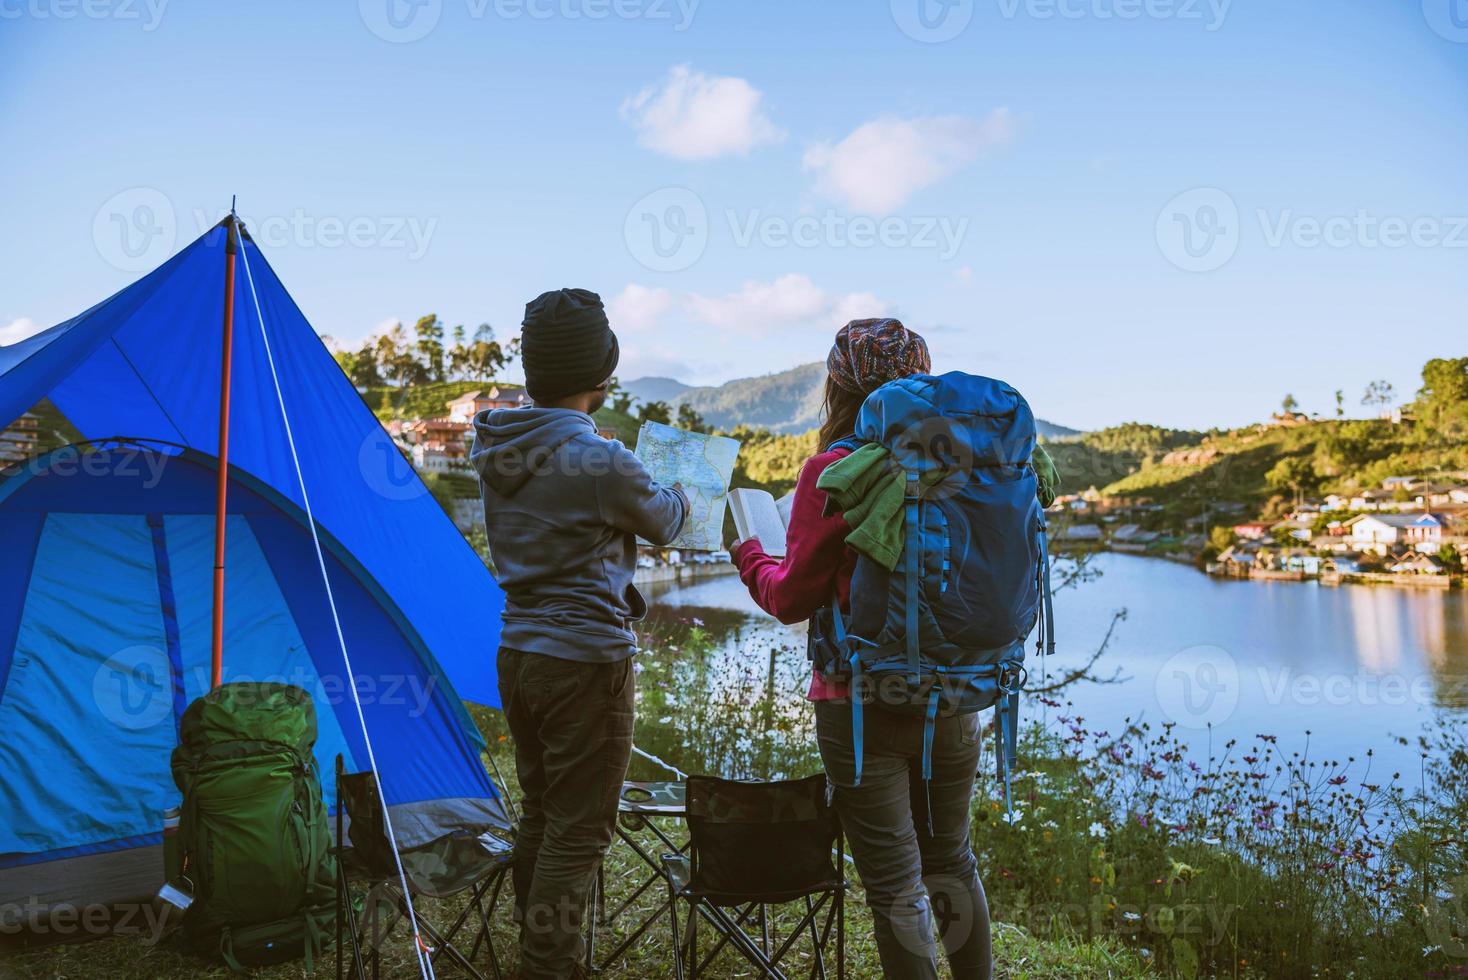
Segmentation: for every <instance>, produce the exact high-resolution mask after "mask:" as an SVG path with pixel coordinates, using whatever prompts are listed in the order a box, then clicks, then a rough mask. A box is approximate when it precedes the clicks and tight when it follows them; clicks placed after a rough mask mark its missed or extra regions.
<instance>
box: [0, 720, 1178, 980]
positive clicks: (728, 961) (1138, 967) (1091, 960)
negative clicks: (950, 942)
mask: <svg viewBox="0 0 1468 980" xmlns="http://www.w3.org/2000/svg"><path fill="white" fill-rule="evenodd" d="M470 710H471V713H472V714H473V715H474V717H475V720H476V722H477V723H478V725H479V727H480V729H481V730H482V731H484V732H485V733H486V734H487V735H488V737H489V740H490V744H491V745H492V746H494V747H495V749H496V755H497V756H498V757H499V761H500V763H501V765H500V771H501V774H502V775H503V776H504V777H505V779H506V781H507V782H509V783H510V784H511V785H510V787H509V791H510V792H511V793H514V792H515V789H514V786H513V781H514V769H513V766H511V765H510V764H509V759H508V755H509V752H508V751H507V750H506V749H505V748H504V744H503V743H502V741H501V739H500V733H501V732H502V730H503V727H504V726H503V721H502V719H501V717H500V716H499V713H498V712H494V711H489V710H487V709H485V708H482V707H479V706H476V705H471V706H470ZM670 829H672V828H670ZM634 833H638V834H639V837H641V838H645V841H646V842H645V845H644V849H648V850H649V852H650V853H656V851H655V850H652V849H653V848H656V847H658V846H660V845H658V844H657V842H656V841H655V839H654V838H652V837H651V836H650V835H648V834H647V833H646V832H645V831H642V832H638V831H634ZM649 873H650V872H649V869H648V868H647V866H646V865H645V864H643V863H642V861H641V859H640V858H638V857H637V855H636V854H634V853H633V852H632V850H631V849H630V848H629V847H627V846H626V845H624V844H622V843H620V842H618V843H616V844H614V845H613V847H612V849H611V851H610V852H609V853H608V855H607V860H606V864H605V879H606V881H607V883H608V884H607V889H608V899H607V903H606V904H607V907H608V908H614V907H615V906H616V905H618V904H620V902H619V898H620V896H623V895H626V894H628V893H629V892H630V891H631V889H632V888H633V887H635V883H638V882H641V881H642V880H643V879H644V878H646V877H647V875H648V874H649ZM853 878H854V875H853ZM853 884H854V885H856V886H858V887H855V888H853V891H852V893H851V894H850V895H848V897H847V902H846V948H847V976H849V977H852V978H853V980H877V978H880V977H881V976H882V971H881V967H880V965H879V961H878V957H877V950H876V944H875V942H874V940H873V939H872V923H871V915H870V913H869V912H868V911H867V908H866V906H865V904H864V903H863V901H862V896H861V890H860V888H859V882H856V881H853ZM665 894H666V893H665V892H663V891H662V889H661V888H653V889H649V891H648V892H647V893H646V894H645V895H644V896H643V897H642V900H641V901H639V902H638V903H637V905H635V906H634V908H633V910H631V911H629V912H628V913H625V916H624V917H620V918H619V919H618V920H616V922H614V923H613V924H611V925H610V926H602V927H600V928H599V936H598V940H597V948H598V949H600V950H601V951H602V952H603V953H605V952H608V951H610V950H611V949H613V948H614V947H615V945H616V944H617V943H618V942H619V941H620V938H621V936H622V935H624V931H623V930H625V929H626V928H628V926H629V924H630V923H633V922H636V921H640V919H641V918H642V916H643V915H645V914H646V913H647V912H649V911H650V910H651V909H652V908H653V906H654V905H655V903H656V902H657V900H658V899H660V898H661V897H662V896H663V895H665ZM508 901H509V898H508V894H506V895H505V897H504V898H503V899H502V900H501V904H500V907H499V908H498V909H497V910H496V913H495V916H494V920H493V925H494V929H495V937H496V938H495V946H496V949H497V950H499V951H501V953H502V954H503V955H505V956H508V957H509V958H511V960H512V961H513V957H514V955H515V954H514V949H515V942H514V933H513V927H512V926H511V924H510V918H509V911H508ZM415 907H416V908H417V911H418V914H419V915H421V916H423V917H425V918H426V919H427V920H428V921H429V922H432V923H434V924H435V925H437V926H439V927H444V926H446V925H448V924H449V923H451V922H452V921H453V919H454V918H455V917H456V915H457V914H458V912H459V911H460V910H461V909H462V907H463V906H462V904H461V902H460V901H458V900H446V901H435V900H429V899H420V900H419V901H418V902H417V903H416V905H415ZM790 909H791V912H792V913H793V912H794V911H795V907H794V906H791V907H790ZM639 913H640V914H639ZM792 921H793V918H792V916H791V914H784V915H782V914H780V913H779V912H776V913H775V914H774V915H773V916H772V921H771V928H772V930H773V931H774V933H775V935H777V936H778V935H780V934H781V930H782V928H784V927H786V926H788V924H789V923H791V922H792ZM666 930H667V923H666V920H663V921H662V922H660V923H658V924H657V925H655V926H654V927H652V929H651V931H650V933H649V934H648V935H646V936H644V937H643V938H642V940H641V941H640V942H639V943H638V944H637V945H636V946H634V947H633V948H632V950H631V951H630V952H629V954H628V955H627V956H626V957H625V958H624V959H623V960H622V961H620V962H618V963H616V964H613V965H612V966H611V968H610V969H608V970H606V971H604V972H602V973H600V974H598V976H600V977H603V978H605V980H660V978H667V977H672V976H673V975H674V974H673V968H672V963H671V960H670V959H669V952H668V950H669V941H668V938H667V932H666ZM406 935H407V933H406V929H405V927H403V926H401V925H399V926H398V928H397V929H396V930H395V931H394V933H393V934H392V935H391V936H390V938H389V941H388V943H387V945H386V946H385V947H384V950H385V968H384V971H383V973H384V976H386V977H405V978H412V977H415V976H417V975H418V973H417V970H416V968H415V966H414V964H413V961H412V954H411V947H410V945H409V943H408V941H407V939H406ZM704 935H705V936H707V935H708V933H704ZM704 948H705V949H707V948H708V947H707V946H705V947H704ZM796 948H797V950H799V951H801V952H804V951H806V950H808V944H805V943H800V944H797V947H796ZM792 955H794V956H796V959H794V960H791V961H788V962H793V963H797V964H799V963H809V962H810V961H809V959H808V955H809V954H808V953H805V957H806V958H801V956H800V954H799V953H792ZM994 955H995V962H996V970H995V976H996V977H1000V978H1027V980H1091V978H1095V980H1125V978H1133V977H1151V976H1155V975H1156V974H1154V973H1152V972H1150V971H1149V970H1148V968H1147V964H1146V963H1145V961H1144V960H1143V959H1142V958H1141V957H1140V956H1139V955H1138V954H1137V953H1136V952H1135V951H1132V950H1129V949H1127V948H1126V947H1125V946H1124V945H1123V944H1122V943H1121V942H1119V941H1117V940H1115V939H1110V938H1103V939H1095V940H1085V939H1081V938H1070V937H1068V936H1062V937H1061V938H1054V939H1051V938H1046V939H1043V940H1042V939H1039V938H1036V937H1035V936H1033V935H1031V934H1030V933H1028V932H1026V931H1025V930H1024V929H1022V928H1020V927H1019V926H1017V925H1013V924H1006V923H997V924H996V925H995V927H994ZM482 968H483V969H486V970H487V968H488V967H487V963H486V964H485V965H483V966H482ZM334 969H335V953H334V951H331V950H328V951H327V953H326V955H325V956H324V957H323V959H322V960H321V961H320V962H318V963H316V964H315V970H314V972H312V971H308V970H307V969H306V967H305V964H304V963H302V962H295V963H289V964H285V965H282V966H278V967H274V968H271V969H266V970H259V971H255V972H254V973H253V974H252V975H253V976H255V977H257V978H260V980H298V978H307V977H327V976H331V975H333V971H334ZM802 972H803V971H802V970H796V971H794V972H793V975H797V976H798V975H801V974H802ZM441 974H442V975H443V976H445V977H452V976H463V974H462V973H460V972H459V971H457V970H456V969H455V968H454V967H453V966H452V965H450V964H445V965H444V966H443V967H442V970H441ZM943 975H944V976H945V977H946V976H947V975H948V974H947V971H946V969H945V970H944V971H943ZM230 976H232V974H230V973H229V971H228V970H226V969H224V968H223V967H222V966H217V965H214V964H211V963H209V962H206V961H204V960H201V959H198V958H196V957H194V956H191V955H189V954H187V953H185V952H183V951H181V950H179V949H178V948H177V947H176V946H174V945H173V944H172V943H171V942H170V941H169V940H165V941H163V942H162V943H158V944H150V943H148V942H147V941H146V940H145V939H144V938H143V937H141V936H127V937H114V938H108V939H102V940H97V941H94V942H89V943H80V944H74V945H66V946H55V947H50V948H47V949H42V950H37V951H35V952H30V953H26V954H24V955H21V956H18V957H15V958H14V959H12V960H10V961H9V962H8V963H0V980H12V978H14V980H100V978H106V980H182V978H186V977H217V978H226V977H230ZM709 976H710V977H711V978H712V977H720V978H725V977H726V978H734V977H751V976H753V971H752V970H751V968H750V967H749V966H748V964H747V963H745V962H744V961H743V960H742V959H740V958H738V957H737V955H736V954H734V953H732V952H729V951H725V952H724V953H723V954H721V956H720V958H719V959H718V960H717V961H716V963H715V964H714V968H713V969H712V970H711V971H710V973H709Z"/></svg>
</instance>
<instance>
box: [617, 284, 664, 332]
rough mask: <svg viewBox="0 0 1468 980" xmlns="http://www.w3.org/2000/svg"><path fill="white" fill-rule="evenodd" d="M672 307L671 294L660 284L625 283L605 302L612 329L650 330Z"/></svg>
mask: <svg viewBox="0 0 1468 980" xmlns="http://www.w3.org/2000/svg"><path fill="white" fill-rule="evenodd" d="M672 308H673V294H672V292H670V291H669V290H667V289H663V288H662V287H660V286H641V285H638V284H637V283H635V282H631V283H628V284H627V287H626V288H625V289H623V290H622V291H621V292H620V293H618V294H617V295H616V296H614V297H612V299H611V300H610V301H608V303H607V318H608V319H609V320H611V323H612V329H613V330H624V329H625V330H630V331H634V332H635V331H643V330H651V329H652V328H653V327H656V326H657V325H658V323H659V322H660V321H661V320H662V318H663V316H664V314H666V313H667V312H668V311H669V310H670V309H672Z"/></svg>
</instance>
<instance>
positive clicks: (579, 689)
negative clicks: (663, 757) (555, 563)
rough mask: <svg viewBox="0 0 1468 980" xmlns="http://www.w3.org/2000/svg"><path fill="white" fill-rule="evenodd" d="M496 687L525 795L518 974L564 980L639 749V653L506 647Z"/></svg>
mask: <svg viewBox="0 0 1468 980" xmlns="http://www.w3.org/2000/svg"><path fill="white" fill-rule="evenodd" d="M499 687H500V703H501V704H502V705H503V706H504V712H505V719H506V720H507V721H508V722H509V726H510V735H511V737H512V738H514V740H515V769H516V772H517V773H518V774H519V777H520V789H521V791H522V793H523V794H524V803H523V807H522V809H523V813H522V815H521V819H520V828H519V831H518V833H517V834H516V836H515V865H514V883H515V915H516V919H517V920H518V921H519V922H520V970H521V976H522V977H524V978H525V980H565V978H566V977H569V976H570V975H571V971H572V969H573V968H574V966H575V964H576V962H577V961H578V960H579V959H580V957H581V954H582V948H583V947H582V939H581V929H582V916H583V913H584V911H585V908H586V898H587V895H588V893H589V892H590V890H591V884H592V881H593V879H594V878H595V876H596V870H597V868H598V867H599V866H600V864H601V860H602V858H603V856H605V855H606V852H607V847H608V846H609V845H610V844H611V842H612V832H613V830H614V828H615V822H616V819H617V798H618V796H619V795H620V793H621V789H622V780H623V779H624V778H626V775H627V763H628V761H629V760H630V759H631V756H632V710H633V700H634V696H635V694H636V691H637V684H636V681H635V679H634V674H633V671H632V660H631V658H630V657H629V658H628V659H626V660H622V661H619V662H618V663H614V664H587V663H580V662H578V661H575V660H561V659H559V658H556V657H547V656H542V655H541V654H535V653H523V652H521V651H519V650H510V649H507V648H501V649H500V652H499Z"/></svg>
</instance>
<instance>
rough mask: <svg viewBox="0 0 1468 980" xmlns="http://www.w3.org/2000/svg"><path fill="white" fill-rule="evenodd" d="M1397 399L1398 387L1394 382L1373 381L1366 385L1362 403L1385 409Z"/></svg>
mask: <svg viewBox="0 0 1468 980" xmlns="http://www.w3.org/2000/svg"><path fill="white" fill-rule="evenodd" d="M1396 400H1397V392H1396V389H1395V388H1393V387H1392V383H1391V382H1390V381H1386V380H1380V381H1373V382H1371V383H1370V384H1369V385H1367V386H1366V391H1365V393H1364V394H1362V396H1361V404H1362V405H1366V406H1370V407H1376V408H1377V409H1379V410H1381V411H1385V410H1386V408H1387V406H1389V405H1391V403H1392V402H1394V401H1396Z"/></svg>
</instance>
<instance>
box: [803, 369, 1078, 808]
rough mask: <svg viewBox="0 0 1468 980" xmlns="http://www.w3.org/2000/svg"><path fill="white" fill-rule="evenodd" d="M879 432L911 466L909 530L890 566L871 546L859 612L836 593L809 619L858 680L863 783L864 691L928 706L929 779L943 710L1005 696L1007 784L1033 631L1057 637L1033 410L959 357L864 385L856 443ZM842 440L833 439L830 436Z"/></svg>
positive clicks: (814, 637)
mask: <svg viewBox="0 0 1468 980" xmlns="http://www.w3.org/2000/svg"><path fill="white" fill-rule="evenodd" d="M872 442H875V443H880V444H881V445H882V446H883V447H884V448H885V449H886V450H887V451H888V454H889V457H888V460H887V463H888V465H890V466H893V467H895V468H897V469H898V470H899V471H900V474H901V476H902V478H903V480H904V487H905V488H906V490H905V495H904V499H903V508H904V515H903V517H904V520H903V535H904V539H903V544H902V553H901V555H900V556H899V557H898V559H897V565H896V568H895V569H893V570H892V571H891V572H888V571H887V569H886V568H885V567H884V566H883V565H882V564H880V563H879V562H876V561H874V560H872V559H871V558H869V557H867V556H866V555H861V556H859V557H858V560H857V564H856V570H855V572H854V573H853V576H852V580H851V603H850V605H851V621H850V622H849V623H847V622H845V619H844V617H843V616H842V614H841V607H840V604H839V603H838V602H836V601H832V603H831V605H830V606H829V607H827V608H825V609H823V610H821V611H820V612H819V613H817V614H816V616H815V617H813V618H812V620H811V627H810V630H811V632H810V647H809V652H810V656H811V659H812V661H813V662H814V664H815V667H816V669H817V670H819V671H820V672H821V673H822V674H823V675H825V676H829V677H834V678H841V679H844V680H846V681H847V683H848V684H849V686H850V689H849V694H850V698H851V722H852V730H853V743H854V746H855V750H856V751H855V754H856V783H857V784H858V785H860V783H861V773H862V741H863V739H862V711H863V700H865V699H866V698H867V697H869V696H870V694H871V693H873V692H874V693H876V694H877V700H878V702H879V705H880V707H881V708H883V709H892V710H898V711H917V712H922V713H923V714H924V716H925V718H926V723H925V725H924V728H923V756H922V773H923V779H924V780H925V781H926V780H929V779H931V778H932V747H933V732H934V728H935V725H936V722H937V718H938V715H939V713H940V712H943V713H944V714H952V713H957V714H969V713H973V712H978V711H982V710H984V709H986V708H989V707H994V708H995V709H996V710H995V723H994V731H995V757H996V759H995V769H996V773H995V774H996V776H997V778H998V779H999V780H1000V781H1001V782H1002V783H1003V785H1004V790H1005V797H1006V799H1008V798H1009V791H1010V785H1009V776H1010V771H1011V769H1012V767H1013V763H1014V759H1015V755H1016V750H1017V740H1018V737H1019V694H1020V691H1021V690H1022V689H1023V687H1024V683H1025V669H1024V659H1025V648H1024V645H1025V640H1026V638H1027V637H1028V636H1029V635H1030V633H1031V632H1032V631H1034V630H1035V627H1036V625H1037V624H1040V626H1041V628H1040V631H1039V634H1038V642H1037V644H1036V649H1037V651H1043V652H1049V651H1053V649H1054V645H1055V636H1054V626H1053V622H1052V615H1051V601H1050V563H1049V555H1048V551H1047V546H1046V540H1045V513H1044V508H1043V507H1041V505H1040V501H1039V499H1038V496H1037V493H1038V489H1039V487H1038V478H1037V476H1036V473H1035V470H1034V467H1033V465H1032V462H1031V458H1032V456H1033V455H1034V452H1035V442H1036V436H1035V418H1034V415H1033V414H1031V412H1030V407H1029V405H1028V404H1027V403H1026V402H1025V400H1024V398H1023V397H1022V396H1021V395H1020V393H1019V392H1018V391H1016V390H1015V389H1014V388H1012V387H1010V386H1009V385H1007V384H1005V383H1004V382H1002V381H995V380H993V379H992V378H982V377H977V376H974V375H970V374H964V373H962V372H959V371H954V372H950V373H948V374H944V375H941V376H936V377H935V376H932V375H914V376H912V377H908V378H902V379H900V380H897V381H891V382H888V383H887V384H885V385H883V386H882V387H880V388H878V389H877V390H876V391H874V392H872V393H871V394H870V395H869V396H867V399H866V401H865V402H864V403H863V404H862V407H861V411H860V412H859V413H858V415H857V420H856V429H855V434H854V436H853V437H852V438H850V439H844V440H841V441H840V442H838V443H836V444H835V445H836V446H845V447H846V448H849V449H852V450H855V449H857V448H859V447H860V446H862V445H863V444H866V443H872ZM833 448H834V447H833Z"/></svg>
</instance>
